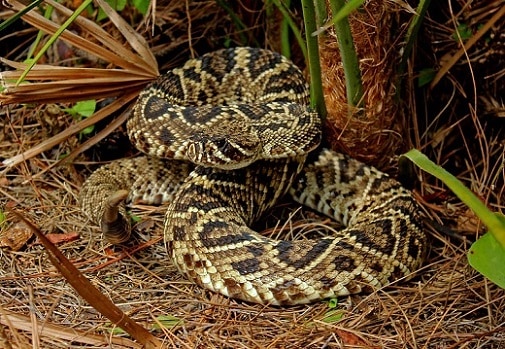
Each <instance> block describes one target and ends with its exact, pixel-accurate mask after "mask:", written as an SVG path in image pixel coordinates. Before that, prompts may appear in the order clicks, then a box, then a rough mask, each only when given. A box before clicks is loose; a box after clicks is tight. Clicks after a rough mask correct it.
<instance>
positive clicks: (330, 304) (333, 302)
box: [328, 298, 338, 309]
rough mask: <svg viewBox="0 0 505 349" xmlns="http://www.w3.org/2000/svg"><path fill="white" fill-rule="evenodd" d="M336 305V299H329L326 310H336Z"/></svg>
mask: <svg viewBox="0 0 505 349" xmlns="http://www.w3.org/2000/svg"><path fill="white" fill-rule="evenodd" d="M337 305H338V298H331V299H330V300H329V301H328V308H330V309H334V308H336V307H337Z"/></svg>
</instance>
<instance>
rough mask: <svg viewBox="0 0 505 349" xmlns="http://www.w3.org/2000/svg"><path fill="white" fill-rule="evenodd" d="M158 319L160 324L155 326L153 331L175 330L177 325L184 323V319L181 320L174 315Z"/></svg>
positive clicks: (162, 316)
mask: <svg viewBox="0 0 505 349" xmlns="http://www.w3.org/2000/svg"><path fill="white" fill-rule="evenodd" d="M156 319H158V322H159V323H154V324H153V330H161V329H163V328H173V327H175V326H177V325H180V324H182V322H183V321H182V319H179V318H177V317H175V316H172V315H161V316H158V317H157V318H156Z"/></svg>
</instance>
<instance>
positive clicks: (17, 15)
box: [0, 0, 44, 32]
mask: <svg viewBox="0 0 505 349" xmlns="http://www.w3.org/2000/svg"><path fill="white" fill-rule="evenodd" d="M42 1H44V0H36V1H34V2H32V3H31V4H30V5H28V6H26V7H25V8H24V9H23V10H22V11H19V12H16V13H15V14H14V15H13V16H12V17H9V18H7V19H6V20H5V21H3V22H2V23H0V32H1V31H2V30H4V29H5V28H7V27H9V26H10V25H12V23H14V22H16V21H17V20H18V19H19V18H21V17H22V16H23V15H24V14H25V13H27V12H29V11H31V10H32V9H34V8H35V7H37V6H38V5H39V4H40V3H41V2H42Z"/></svg>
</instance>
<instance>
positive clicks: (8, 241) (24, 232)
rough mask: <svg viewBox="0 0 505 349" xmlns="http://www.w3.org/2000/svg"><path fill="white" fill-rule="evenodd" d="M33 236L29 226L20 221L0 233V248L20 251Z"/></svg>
mask: <svg viewBox="0 0 505 349" xmlns="http://www.w3.org/2000/svg"><path fill="white" fill-rule="evenodd" d="M32 235H33V231H32V230H31V229H30V227H29V226H28V225H26V224H25V223H24V222H22V221H20V222H17V223H14V224H13V225H12V226H10V227H9V228H7V229H4V230H3V231H2V232H1V233H0V247H7V248H9V249H11V250H12V251H19V250H20V249H21V248H22V247H23V246H24V245H25V244H26V242H27V241H28V240H30V238H31V237H32Z"/></svg>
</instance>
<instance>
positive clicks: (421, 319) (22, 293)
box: [0, 1, 505, 349]
mask: <svg viewBox="0 0 505 349" xmlns="http://www.w3.org/2000/svg"><path fill="white" fill-rule="evenodd" d="M175 3H180V5H179V7H177V6H175V5H174V4H175ZM191 6H194V7H191V8H189V12H187V11H188V8H186V4H185V3H184V2H170V3H169V4H160V9H159V11H160V15H159V17H157V19H156V22H157V23H159V22H160V21H161V22H163V24H164V25H167V23H168V24H169V25H168V27H169V29H170V30H169V31H168V32H169V33H179V35H178V36H177V38H178V40H172V41H169V42H168V43H166V45H167V47H168V49H167V50H168V52H174V51H173V50H176V51H175V52H179V53H180V54H178V55H177V58H176V59H175V60H178V61H181V60H183V59H182V57H183V56H186V57H187V56H189V54H190V51H191V49H193V50H195V52H197V53H201V52H202V51H203V50H204V49H205V48H206V47H208V48H209V49H212V47H211V46H212V43H211V44H209V43H208V42H207V40H204V39H205V36H208V37H213V38H214V37H224V36H229V37H231V38H233V39H234V40H239V39H238V36H237V34H236V32H234V30H233V26H230V25H229V23H228V24H227V25H225V24H223V23H222V22H221V23H220V26H221V28H220V29H215V28H213V27H212V26H210V25H208V24H206V23H204V24H202V23H200V25H198V23H199V22H198V18H200V17H198V16H199V15H200V16H202V17H201V18H205V19H209V18H224V17H225V16H226V14H225V13H223V12H222V10H221V9H220V8H217V7H216V6H215V5H212V4H211V2H205V1H202V2H199V4H198V5H191ZM235 10H236V11H237V13H240V14H241V15H243V16H242V18H247V16H246V14H249V16H250V17H251V18H253V20H252V22H247V21H246V24H247V25H250V26H251V28H254V29H253V30H257V28H259V27H260V26H261V23H260V22H259V21H258V20H257V18H258V17H257V16H256V17H255V16H253V15H251V14H255V13H256V11H260V10H261V9H257V8H253V9H252V8H246V7H245V5H244V7H240V8H239V9H235ZM241 11H242V12H241ZM451 15H452V16H454V17H456V14H454V13H453V14H451ZM188 18H190V19H191V23H192V29H191V34H189V31H188V30H189V29H188V28H187V27H186V26H185V25H183V23H184V21H186V20H188ZM147 23H149V21H147V22H146V23H144V24H145V26H143V25H144V24H143V25H142V26H141V27H139V31H142V28H144V29H145V28H150V25H148V24H147ZM209 23H210V22H209ZM444 25H445V27H444V28H447V27H448V25H447V24H444ZM434 27H435V26H434V25H432V31H433V32H434V31H435V30H434V29H433V28H434ZM253 32H254V31H253ZM245 34H246V36H247V37H250V36H251V35H252V34H251V32H248V31H246V32H245ZM157 40H161V39H160V37H157V36H155V37H154V38H153V39H151V40H150V43H151V46H153V47H154V46H155V47H156V49H157V50H158V52H162V51H163V50H164V49H163V47H164V46H163V45H164V44H163V43H161V41H157ZM269 40H270V41H273V39H269ZM209 41H210V42H213V41H212V40H209ZM214 45H215V43H214ZM182 48H184V49H182ZM178 50H180V51H178ZM463 70H464V69H463ZM451 72H452V71H451ZM461 74H462V73H461ZM465 76H466V75H465ZM446 83H448V84H449V86H453V87H454V90H456V91H457V92H458V93H459V92H461V91H466V93H470V92H471V89H470V90H467V89H466V88H462V87H461V86H463V85H462V84H461V83H460V81H459V80H458V75H457V74H456V73H453V74H451V75H450V79H449V80H448V81H446ZM474 85H475V83H474ZM446 86H447V85H446ZM470 86H472V84H470ZM448 97H449V98H448ZM450 97H451V94H447V93H439V94H438V95H437V96H435V95H431V97H430V98H431V102H430V103H433V105H434V106H433V107H431V109H429V110H430V112H426V113H425V114H423V113H419V115H420V116H418V120H417V122H414V120H409V122H411V123H414V124H415V134H414V137H413V138H414V139H415V140H416V142H418V145H419V146H420V147H421V148H423V149H424V150H425V152H427V153H429V154H430V155H431V157H432V158H433V159H434V160H435V161H437V162H438V163H440V164H442V165H446V166H448V167H450V169H451V170H453V173H455V174H457V175H458V176H459V177H460V178H462V179H464V180H465V181H466V182H467V183H468V184H469V185H470V187H471V188H472V189H473V190H474V191H475V192H477V193H478V194H479V195H481V197H482V198H483V199H485V200H486V202H489V205H490V206H491V207H492V208H493V209H495V210H497V211H500V210H503V204H504V201H503V178H504V177H505V175H504V173H503V161H504V160H503V141H502V140H503V139H504V138H503V137H502V135H503V132H504V130H505V128H497V127H496V125H497V124H496V123H495V122H494V121H495V120H494V121H493V122H490V121H489V119H484V120H483V119H482V118H481V117H480V115H479V114H478V113H476V112H475V110H476V109H477V108H478V106H477V105H476V104H475V103H473V99H472V100H471V102H469V103H468V102H463V103H462V105H463V107H464V108H463V107H461V105H460V106H459V107H458V108H452V101H454V99H455V98H456V97H460V96H459V95H457V96H456V97H453V98H452V99H451V98H450ZM478 97H480V96H479V95H478V94H476V95H475V100H478V99H479V98H478ZM435 100H436V101H437V103H435V102H434V101H435ZM440 100H441V101H446V102H445V103H447V104H446V105H444V104H443V103H444V102H443V103H440V102H439V101H440ZM61 107H62V105H61V104H58V105H37V106H36V105H30V104H25V105H14V106H11V107H8V108H7V107H5V108H3V109H2V111H1V113H2V118H0V126H1V128H2V132H0V154H1V157H2V159H11V158H12V157H14V156H15V155H17V154H21V153H23V152H25V151H26V150H28V149H31V148H32V147H34V146H36V145H37V144H39V143H41V142H42V141H44V140H46V139H48V138H49V137H52V136H55V135H56V134H58V133H59V132H60V131H61V130H64V129H66V128H68V127H71V126H72V125H73V124H74V121H73V119H72V118H71V117H69V116H68V115H66V114H65V113H63V112H62V111H61ZM410 108H411V112H412V113H413V114H416V115H417V109H416V108H415V106H414V105H411V106H410ZM437 108H439V109H442V110H446V111H448V112H447V114H444V113H433V115H435V116H433V115H432V114H431V111H434V110H437ZM54 110H56V112H55V111H54ZM461 110H465V112H463V113H461ZM424 115H426V116H424ZM490 125H491V126H493V127H494V128H493V129H492V130H491V129H490ZM499 125H501V126H503V125H502V124H499ZM474 134H475V135H478V138H476V140H477V141H474V139H473V138H471V137H470V136H469V135H474ZM78 144H79V137H78V136H69V137H66V138H65V140H62V141H61V142H60V143H58V144H55V145H54V146H53V147H51V148H49V149H47V150H45V151H43V152H42V153H41V154H40V155H38V156H35V157H33V158H31V159H28V160H26V161H22V162H20V163H19V164H18V165H17V166H15V167H14V168H12V169H10V170H9V171H3V172H2V174H1V175H0V208H1V210H2V211H3V212H4V211H6V210H9V209H17V210H18V211H22V212H23V214H24V215H25V217H27V218H28V219H30V220H31V221H32V222H34V223H35V224H36V225H37V226H38V227H39V228H40V229H41V230H42V231H43V232H45V233H57V234H58V235H60V236H63V237H65V236H68V237H70V238H71V233H74V232H77V233H78V234H79V238H78V239H75V240H72V241H69V242H62V243H60V244H59V248H60V250H61V251H62V252H63V253H64V254H65V256H67V258H69V259H70V260H71V261H72V262H73V263H74V264H75V265H76V266H77V267H78V268H79V269H80V270H81V272H82V273H83V274H84V275H85V276H86V277H87V278H88V279H89V280H90V281H91V282H92V283H93V284H94V285H95V286H96V287H97V288H98V289H99V290H100V291H101V292H102V293H103V294H105V295H107V296H108V297H110V299H111V300H112V301H113V302H114V303H115V304H116V305H117V306H119V307H120V308H121V309H122V310H123V311H124V312H126V313H127V314H128V315H129V316H130V317H131V318H132V319H134V320H135V321H136V322H137V323H139V324H141V325H142V326H144V327H145V328H146V329H148V330H151V331H152V332H153V333H154V334H155V335H156V336H157V337H158V338H159V339H160V340H161V341H163V343H164V345H165V347H168V348H170V347H180V348H392V349H394V348H504V347H505V346H504V344H503V343H504V342H505V312H504V309H505V292H504V290H502V289H500V288H498V287H497V286H495V285H493V284H492V283H490V282H489V281H487V280H486V279H485V278H484V277H482V276H481V275H479V274H478V273H477V272H475V271H474V270H473V269H472V268H471V267H469V266H468V263H467V261H466V257H465V253H466V251H468V248H469V246H470V243H471V241H473V240H474V239H475V237H476V236H477V235H478V234H480V233H481V232H482V227H481V226H480V225H479V222H478V220H477V219H476V218H475V217H474V216H473V214H472V213H471V212H469V211H468V210H467V209H465V208H464V207H463V206H462V205H461V204H460V203H459V202H458V200H456V199H455V198H454V197H452V196H451V195H450V193H448V192H447V191H446V190H445V189H444V188H443V187H442V186H441V185H440V184H439V183H437V182H435V181H433V179H431V178H429V177H427V176H423V175H422V174H421V175H420V176H421V177H420V178H422V183H421V186H420V187H419V188H418V189H417V190H416V195H417V197H418V199H419V200H420V202H421V203H423V207H424V215H425V216H426V218H428V219H429V220H430V221H432V222H433V223H430V224H428V225H427V227H426V232H427V234H429V236H430V241H431V247H430V251H429V255H428V258H427V260H426V263H425V266H424V267H423V268H422V269H421V270H419V271H418V272H416V274H415V276H414V278H413V279H412V280H411V281H408V282H399V283H396V284H394V285H390V286H388V287H385V288H384V289H381V290H377V291H376V292H374V293H373V294H370V295H358V296H354V297H352V298H350V299H343V300H341V301H340V303H339V304H338V306H337V308H336V309H331V308H329V306H328V303H326V302H321V303H318V304H313V305H310V306H300V307H292V308H272V307H262V306H259V305H251V304H246V303H242V302H237V301H235V300H231V299H227V298H224V297H222V296H219V295H216V294H213V293H211V292H208V291H205V290H203V289H201V288H199V287H197V286H195V285H192V284H190V283H189V282H188V281H187V280H185V279H184V278H183V277H181V276H180V275H179V273H178V272H177V271H176V270H175V268H174V267H173V266H172V265H171V263H170V262H169V261H168V258H167V254H166V252H165V250H164V247H163V244H162V243H161V241H160V238H161V237H160V231H161V222H162V219H163V211H164V207H146V206H141V205H137V206H134V207H133V213H134V214H135V215H137V216H139V217H140V218H142V223H140V224H139V226H138V229H139V234H140V238H139V240H138V241H136V242H134V243H132V245H131V246H130V247H128V248H126V249H119V248H111V247H110V246H108V245H107V244H105V243H104V242H103V241H102V240H101V238H100V236H99V234H97V231H98V229H97V227H95V226H94V225H93V224H91V223H90V222H88V221H87V220H86V218H85V217H84V216H83V215H82V214H81V213H80V211H79V208H78V207H77V204H76V197H77V194H78V192H79V188H80V186H81V184H82V182H83V180H84V178H85V177H86V176H87V175H88V174H89V172H90V170H91V169H92V168H94V166H89V165H91V163H90V162H89V160H88V158H87V157H85V156H83V155H81V156H79V157H77V158H76V159H75V160H74V161H72V162H70V163H68V164H66V165H64V166H58V167H53V165H54V164H55V163H56V162H57V161H58V160H59V159H60V158H61V157H62V156H64V155H66V154H68V153H70V152H71V151H73V150H74V149H75V148H76V147H77V146H78ZM476 154H477V155H476ZM500 159H501V160H500ZM500 161H501V162H500ZM500 164H501V165H500ZM88 166H89V167H90V168H88ZM91 167H92V168H91ZM305 216H308V217H310V218H307V217H305ZM301 217H302V218H303V219H305V220H306V224H308V225H310V226H314V223H313V219H312V216H311V214H309V213H307V214H306V215H303V214H302V215H301ZM437 223H438V224H440V225H442V226H438V225H437ZM433 226H435V227H436V229H435V228H434V227H433ZM289 227H290V223H288V224H287V228H289ZM24 230H26V228H24V227H23V226H22V225H20V223H19V222H17V221H16V220H15V219H13V218H12V216H9V220H8V222H7V223H5V224H4V225H3V226H2V233H3V234H4V236H5V233H7V235H10V236H11V237H12V234H13V233H15V232H17V233H19V234H21V232H23V231H24ZM447 232H449V233H450V235H447V234H446V233H447ZM24 239H25V241H26V243H24V244H22V248H21V249H20V250H18V251H12V250H10V249H8V248H3V249H0V347H2V348H9V347H12V348H28V347H32V348H102V347H107V346H109V347H112V348H139V347H140V345H139V344H138V343H136V342H134V341H132V340H131V339H130V338H129V337H128V336H127V335H126V334H124V333H123V332H121V331H117V329H115V328H114V326H113V325H111V324H110V322H109V321H108V320H107V319H105V318H104V317H103V316H102V315H101V314H99V313H98V312H97V311H96V310H95V309H94V308H93V307H91V306H90V305H89V304H88V303H87V302H85V301H84V300H83V299H82V298H81V297H80V296H78V295H77V293H76V291H75V290H74V289H73V288H72V287H70V286H69V284H68V283H67V282H66V281H65V280H64V279H63V278H62V276H61V275H60V273H59V272H58V271H57V270H56V269H55V267H54V266H53V265H52V264H51V263H50V261H49V259H48V257H47V255H46V253H45V251H44V248H43V247H42V246H41V245H40V243H39V242H38V241H37V240H36V239H34V238H26V237H25V238H24ZM335 311H337V315H339V316H341V317H340V318H339V319H336V318H335V317H334V316H335V315H336V314H335ZM163 316H172V317H175V318H176V319H179V320H180V321H178V322H177V321H176V322H175V323H173V322H172V323H167V322H163V320H164V319H163ZM332 316H333V317H332Z"/></svg>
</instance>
